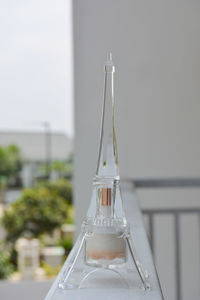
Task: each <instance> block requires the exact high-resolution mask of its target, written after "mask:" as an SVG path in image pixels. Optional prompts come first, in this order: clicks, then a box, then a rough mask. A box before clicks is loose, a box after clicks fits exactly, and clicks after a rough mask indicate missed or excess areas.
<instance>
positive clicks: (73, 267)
mask: <svg viewBox="0 0 200 300" xmlns="http://www.w3.org/2000/svg"><path fill="white" fill-rule="evenodd" d="M96 235H97V234H96ZM94 239H95V240H94ZM108 240H110V245H111V244H112V245H114V244H115V245H114V246H115V247H116V245H117V247H116V248H115V247H114V248H112V249H111V247H110V246H109V244H108ZM91 242H92V245H93V246H91V245H90V243H91ZM98 242H99V244H97V243H98ZM105 242H106V243H107V244H105ZM101 243H104V245H101V251H100V252H99V253H98V251H95V250H97V249H98V248H99V245H100V244H101ZM94 244H96V246H97V249H94ZM103 248H104V249H103ZM116 249H118V250H120V251H115V250H116ZM59 287H60V288H62V289H80V288H104V289H105V288H126V289H127V288H128V289H136V290H138V289H142V290H146V289H150V284H149V282H148V275H147V274H146V273H145V272H144V270H143V269H142V266H141V264H140V263H139V261H138V260H137V258H136V256H135V253H134V251H133V247H132V242H131V239H130V237H129V236H125V235H121V236H120V235H119V234H118V235H114V234H113V233H110V234H107V236H106V237H105V236H104V235H102V234H98V236H95V235H92V236H90V235H89V234H87V233H85V234H84V233H81V234H80V236H79V238H78V240H77V242H76V244H75V246H74V248H73V250H72V252H71V255H70V257H69V262H68V265H67V266H66V269H65V270H64V273H63V277H62V279H61V281H60V282H59Z"/></svg>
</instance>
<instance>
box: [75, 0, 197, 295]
mask: <svg viewBox="0 0 200 300" xmlns="http://www.w3.org/2000/svg"><path fill="white" fill-rule="evenodd" d="M73 3H74V39H75V42H74V45H75V81H74V83H75V135H76V140H75V183H74V184H75V204H76V222H77V224H78V226H80V224H81V222H82V219H83V217H84V215H85V212H86V209H87V206H88V203H89V200H90V192H91V182H92V177H93V175H94V172H95V167H96V161H97V149H98V137H99V130H100V118H101V106H102V94H103V75H104V73H103V63H104V61H105V58H106V55H107V52H108V51H112V52H113V58H114V61H115V64H116V75H115V94H116V127H117V138H118V152H119V164H120V170H121V175H122V176H125V177H162V176H164V177H166V176H167V177H168V176H198V175H200V135H199V128H200V60H199V53H200V39H199V32H200V18H199V15H200V2H199V1H195V0H191V1H186V0H183V1H178V0H169V1H159V0H151V1H144V0H134V1H133V0H126V1H122V0H101V1H98V0H84V1H82V0H75V1H74V2H73ZM139 196H140V199H141V203H142V205H143V206H158V205H159V206H162V205H163V206H166V205H169V206H172V205H173V206H177V205H182V203H184V205H190V206H191V205H197V204H198V203H199V202H200V201H199V200H200V192H199V191H198V190H195V189H193V190H190V191H185V190H182V191H165V190H162V191H154V190H151V191H139ZM188 199H189V203H188ZM78 228H79V227H78ZM172 263H173V262H172ZM160 272H161V273H162V270H161V271H160ZM165 280H167V279H166V278H165ZM171 280H173V279H171ZM167 284H168V292H169V294H168V295H170V296H168V298H167V299H170V300H172V299H174V298H173V297H175V296H174V295H172V294H170V291H169V289H170V284H171V283H170V279H169V282H168V283H166V285H167ZM166 290H167V288H166ZM190 295H191V294H190ZM185 299H189V298H185ZM191 299H192V297H191ZM193 299H194V297H193Z"/></svg>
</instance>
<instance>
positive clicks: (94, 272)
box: [59, 54, 150, 289]
mask: <svg viewBox="0 0 200 300" xmlns="http://www.w3.org/2000/svg"><path fill="white" fill-rule="evenodd" d="M114 72H115V67H114V64H113V61H112V55H111V54H109V56H108V60H107V62H106V63H105V85H104V101H103V113H102V125H101V135H100V145H99V155H98V162H97V170H96V175H95V177H94V179H93V193H92V199H91V204H90V207H89V209H88V213H87V216H86V218H85V220H84V222H83V224H82V229H81V233H80V236H79V239H78V241H77V243H76V244H75V246H74V248H73V249H72V252H71V254H70V257H69V258H68V263H67V264H66V267H65V270H64V272H63V277H62V280H61V282H60V283H59V287H61V288H64V289H65V288H66V289H68V288H91V287H103V288H105V287H118V288H120V287H121V288H142V289H148V288H150V285H149V282H148V280H147V276H146V273H145V272H144V271H143V268H142V265H141V264H140V263H139V261H138V259H137V257H136V254H135V250H134V248H133V244H132V241H131V238H130V232H129V224H128V222H127V219H126V217H125V212H124V209H123V201H122V198H121V193H120V176H119V167H118V157H117V143H116V135H115V126H114Z"/></svg>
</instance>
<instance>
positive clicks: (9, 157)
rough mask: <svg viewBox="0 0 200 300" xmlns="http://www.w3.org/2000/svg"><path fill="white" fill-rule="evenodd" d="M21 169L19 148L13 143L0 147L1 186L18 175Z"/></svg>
mask: <svg viewBox="0 0 200 300" xmlns="http://www.w3.org/2000/svg"><path fill="white" fill-rule="evenodd" d="M21 169H22V159H21V155H20V150H19V148H18V147H17V146H15V145H9V146H7V147H0V182H1V187H2V186H6V185H7V184H9V182H10V181H11V180H12V179H13V178H14V177H17V176H18V175H19V172H20V171H21Z"/></svg>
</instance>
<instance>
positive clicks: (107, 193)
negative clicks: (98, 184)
mask: <svg viewBox="0 0 200 300" xmlns="http://www.w3.org/2000/svg"><path fill="white" fill-rule="evenodd" d="M101 204H102V206H110V205H111V189H109V188H102V202H101Z"/></svg>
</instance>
